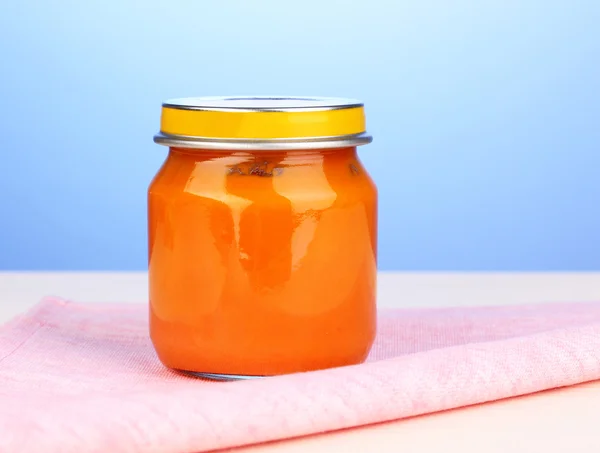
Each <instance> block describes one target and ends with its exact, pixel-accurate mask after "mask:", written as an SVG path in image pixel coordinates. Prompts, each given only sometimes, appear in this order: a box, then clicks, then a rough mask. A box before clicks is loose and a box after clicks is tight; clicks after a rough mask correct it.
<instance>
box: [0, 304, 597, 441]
mask: <svg viewBox="0 0 600 453" xmlns="http://www.w3.org/2000/svg"><path fill="white" fill-rule="evenodd" d="M594 379H600V304H598V303H572V304H551V305H537V306H535V305H529V306H520V307H503V308H500V307H494V308H454V309H415V310H397V311H388V312H382V313H381V315H380V319H379V333H378V338H377V341H376V344H375V346H374V349H373V352H372V354H371V357H370V359H369V361H368V362H367V363H365V364H363V365H358V366H351V367H345V368H337V369H331V370H325V371H319V372H312V373H303V374H295V375H288V376H279V377H273V378H265V379H257V380H252V381H238V382H210V381H203V380H199V379H193V378H188V377H185V376H183V375H180V374H178V373H175V372H172V371H169V370H167V369H165V368H163V367H162V365H161V364H160V363H159V362H158V360H157V358H156V356H155V354H154V351H153V349H152V346H151V344H150V341H149V339H148V336H147V308H146V307H145V306H143V305H125V304H112V305H102V304H95V305H89V304H78V303H68V302H65V301H62V300H57V299H47V300H45V301H43V302H42V303H40V304H39V305H38V306H37V307H35V308H34V309H33V310H32V311H31V312H29V313H28V314H26V315H24V316H22V317H20V318H17V319H15V320H14V321H12V322H10V323H8V324H7V325H5V326H4V327H2V328H0V433H1V434H0V452H11V453H12V452H17V451H18V452H20V453H28V452H35V453H39V452H44V453H53V452H60V453H69V452H77V453H88V452H111V453H120V452H146V453H148V452H157V453H158V452H160V453H171V452H173V453H175V452H177V453H186V452H190V453H191V452H200V451H206V450H211V449H217V448H224V447H231V446H237V445H245V444H251V443H257V442H264V441H269V440H274V439H282V438H288V437H293V436H301V435H305V434H311V433H317V432H324V431H329V430H337V429H341V428H348V427H353V426H358V425H364V424H369V423H376V422H382V421H387V420H393V419H398V418H402V417H409V416H414V415H418V414H425V413H428V412H434V411H441V410H444V409H450V408H455V407H459V406H465V405H470V404H476V403H482V402H485V401H492V400H497V399H500V398H507V397H511V396H516V395H523V394H527V393H532V392H537V391H540V390H544V389H549V388H554V387H561V386H566V385H572V384H576V383H580V382H584V381H590V380H594Z"/></svg>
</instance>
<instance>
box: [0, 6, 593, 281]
mask: <svg viewBox="0 0 600 453" xmlns="http://www.w3.org/2000/svg"><path fill="white" fill-rule="evenodd" d="M599 21H600V2H598V1H592V0H590V1H577V0H572V1H567V0H564V1H551V0H550V1H548V0H546V1H537V0H518V1H517V0H515V1H511V0H501V1H485V2H482V1H476V0H472V1H442V0H438V1H431V0H429V1H427V0H407V1H376V0H372V1H369V2H364V1H360V2H351V1H331V0H329V1H326V0H319V1H307V0H303V1H248V2H245V1H227V0H223V1H216V0H212V1H186V2H183V1H169V2H159V1H151V0H147V1H139V2H134V1H116V0H104V1H98V0H87V1H56V2H44V1H37V2H34V1H31V0H19V1H3V2H2V5H0V57H1V61H0V99H1V100H0V124H1V131H2V140H1V145H0V150H1V151H0V152H1V155H0V157H1V159H0V269H31V270H46V269H48V270H138V269H139V270H141V269H144V268H145V266H146V217H145V216H146V204H145V203H146V188H147V185H148V183H149V181H150V179H151V177H152V176H153V174H154V173H155V172H156V170H157V168H158V167H159V166H160V164H161V162H162V161H163V159H164V157H165V151H166V150H165V148H162V147H159V146H157V145H154V144H153V143H152V136H153V134H154V133H155V132H156V131H157V129H158V121H159V114H160V103H161V101H162V100H164V99H167V98H171V97H179V96H192V95H216V94H236V95H237V94H296V95H324V96H327V95H331V96H347V97H357V98H360V99H362V100H364V101H365V103H366V107H367V114H368V124H369V129H370V131H371V132H372V134H373V135H374V136H375V142H374V143H373V144H372V145H370V146H368V147H366V148H362V150H361V155H362V158H363V161H364V163H365V165H366V166H367V168H368V169H369V170H370V172H371V173H372V175H373V176H374V178H375V179H376V181H377V182H378V185H379V188H380V268H381V269H384V270H389V269H401V270H592V269H600V253H599V252H600V247H599V240H600V181H599V178H598V173H599V169H600V27H598V23H599Z"/></svg>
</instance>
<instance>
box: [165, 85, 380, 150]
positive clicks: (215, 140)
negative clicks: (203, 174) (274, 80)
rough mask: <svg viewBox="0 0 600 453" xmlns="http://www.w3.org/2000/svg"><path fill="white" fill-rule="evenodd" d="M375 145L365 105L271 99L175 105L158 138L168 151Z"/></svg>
mask: <svg viewBox="0 0 600 453" xmlns="http://www.w3.org/2000/svg"><path fill="white" fill-rule="evenodd" d="M371 140H372V139H371V137H370V136H368V135H367V134H366V126H365V112H364V105H363V104H362V103H361V102H359V101H356V100H353V99H341V98H320V97H268V96H260V97H254V96H253V97H243V96H242V97H239V96H238V97H234V96H232V97H196V98H182V99H172V100H169V101H167V102H165V103H163V106H162V115H161V123H160V133H159V134H157V135H156V136H155V137H154V141H155V142H157V143H160V144H163V145H167V146H177V147H183V148H204V149H248V150H250V149H265V150H271V149H273V150H275V149H308V148H339V147H345V146H357V145H363V144H366V143H369V142H371Z"/></svg>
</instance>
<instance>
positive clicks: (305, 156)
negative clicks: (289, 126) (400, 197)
mask: <svg viewBox="0 0 600 453" xmlns="http://www.w3.org/2000/svg"><path fill="white" fill-rule="evenodd" d="M376 243H377V193H376V188H375V185H374V184H373V182H372V180H371V178H370V177H369V176H368V174H367V172H366V171H365V169H364V168H363V166H362V164H361V163H360V161H359V160H358V158H357V155H356V148H355V147H348V148H343V149H311V150H294V151H281V150H279V151H244V150H236V151H233V150H232V151H223V150H206V149H203V150H198V149H184V148H176V147H171V148H170V151H169V155H168V158H167V160H166V161H165V163H164V165H163V166H162V168H161V170H160V171H159V173H158V175H157V176H156V177H155V179H154V181H153V182H152V184H151V186H150V190H149V278H150V332H151V337H152V341H153V343H154V346H155V348H156V351H157V353H158V356H159V358H160V360H161V361H162V362H163V363H164V364H165V365H166V366H167V367H170V368H174V369H181V370H187V371H195V372H203V373H219V374H234V375H274V374H282V373H291V372H298V371H308V370H316V369H321V368H328V367H335V366H341V365H350V364H356V363H360V362H362V361H363V360H364V359H365V358H366V356H367V354H368V352H369V349H370V347H371V344H372V342H373V338H374V335H375V315H376V310H375V281H376V258H377V250H376Z"/></svg>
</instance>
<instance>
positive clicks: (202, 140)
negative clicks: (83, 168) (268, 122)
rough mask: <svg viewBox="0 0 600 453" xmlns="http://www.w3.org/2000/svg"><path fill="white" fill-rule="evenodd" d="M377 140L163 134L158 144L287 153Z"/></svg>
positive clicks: (366, 137) (359, 136)
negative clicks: (214, 136)
mask: <svg viewBox="0 0 600 453" xmlns="http://www.w3.org/2000/svg"><path fill="white" fill-rule="evenodd" d="M372 141H373V137H372V136H370V135H367V134H366V133H364V132H363V133H360V134H351V135H338V136H331V137H306V138H267V139H246V138H225V139H222V138H212V137H211V138H209V137H194V136H188V135H172V134H165V133H163V132H159V133H158V134H156V135H155V136H154V142H155V143H157V144H159V145H164V146H169V147H178V148H189V149H206V150H246V151H286V150H303V149H306V150H308V149H332V148H346V147H350V146H361V145H367V144H369V143H371V142H372Z"/></svg>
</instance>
